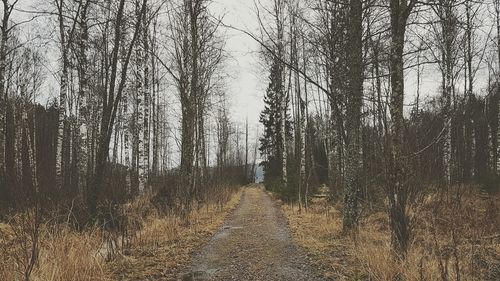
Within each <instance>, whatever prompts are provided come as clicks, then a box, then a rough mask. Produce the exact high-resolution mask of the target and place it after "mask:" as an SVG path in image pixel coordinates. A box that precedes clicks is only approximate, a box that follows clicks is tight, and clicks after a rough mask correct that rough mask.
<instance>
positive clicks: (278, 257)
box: [180, 186, 320, 281]
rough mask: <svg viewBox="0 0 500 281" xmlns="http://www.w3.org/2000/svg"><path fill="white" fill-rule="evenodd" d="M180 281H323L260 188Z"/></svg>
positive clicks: (249, 195) (247, 197)
mask: <svg viewBox="0 0 500 281" xmlns="http://www.w3.org/2000/svg"><path fill="white" fill-rule="evenodd" d="M180 280H183V281H188V280H239V281H240V280H241V281H243V280H293V281H300V280H320V279H318V278H317V277H316V274H314V270H313V269H312V268H311V267H310V266H309V265H308V263H307V258H306V256H305V255H304V254H303V253H302V252H301V251H300V250H299V249H297V248H296V246H295V245H294V244H293V242H292V238H291V236H290V231H289V229H288V225H287V223H286V220H285V219H284V217H283V214H282V213H281V210H279V209H278V208H277V207H276V206H274V204H273V201H272V200H271V198H269V196H268V195H267V194H266V193H265V192H264V191H263V190H262V188H261V187H260V186H256V187H251V188H247V189H246V190H245V191H244V194H243V197H242V199H241V203H240V205H239V206H238V208H237V209H236V210H235V211H234V213H233V214H232V215H231V216H230V217H229V219H228V220H227V221H226V224H225V225H224V226H223V227H222V228H221V229H220V230H219V231H218V232H217V233H216V234H215V235H214V237H213V238H212V239H211V241H210V242H209V243H208V244H207V245H205V246H204V247H203V248H202V249H201V250H200V251H199V252H198V253H197V254H196V255H195V257H194V260H193V264H192V266H191V268H190V270H189V273H187V274H183V276H182V277H181V278H180Z"/></svg>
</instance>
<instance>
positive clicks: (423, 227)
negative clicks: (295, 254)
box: [283, 192, 500, 281]
mask: <svg viewBox="0 0 500 281" xmlns="http://www.w3.org/2000/svg"><path fill="white" fill-rule="evenodd" d="M499 199H500V196H498V195H497V196H494V197H489V196H485V195H481V194H479V193H474V192H468V193H467V194H465V195H464V196H463V198H461V199H460V200H459V201H460V203H459V204H458V203H457V202H456V201H455V200H450V198H443V197H442V196H438V195H433V196H428V197H427V198H426V199H425V200H424V202H423V203H422V204H420V206H419V208H418V209H415V210H412V212H411V213H412V214H413V217H414V218H415V219H414V224H413V225H414V236H413V239H412V244H411V248H410V250H409V253H408V255H407V258H406V260H405V261H403V262H397V261H396V260H395V259H394V258H393V257H394V255H393V254H392V252H391V248H390V235H389V229H388V218H387V214H386V213H385V212H382V211H380V212H373V213H371V214H369V215H366V216H365V217H363V218H362V221H361V223H360V231H359V234H358V236H357V238H356V239H355V241H356V242H354V239H350V238H348V237H343V236H342V234H341V229H342V219H341V218H342V217H341V213H340V211H339V210H340V208H341V206H329V205H328V204H327V203H326V202H324V201H321V200H316V202H313V203H312V204H310V208H309V210H308V211H307V212H302V213H299V212H298V208H297V207H294V206H290V205H285V206H283V209H284V211H285V214H286V215H287V217H288V220H289V223H290V226H291V229H292V232H293V236H294V240H295V241H296V242H297V243H298V244H299V245H301V246H302V247H304V248H305V249H306V250H307V252H308V253H309V254H310V255H311V256H312V261H313V263H315V264H316V265H318V266H319V267H321V268H323V269H324V271H325V277H328V278H332V279H335V280H366V279H367V280H380V281H387V280H394V279H395V277H396V276H400V277H401V278H402V279H403V280H406V281H413V280H415V281H417V280H419V281H420V280H458V278H457V275H459V278H460V280H491V281H493V280H500V200H499ZM457 273H458V274H457Z"/></svg>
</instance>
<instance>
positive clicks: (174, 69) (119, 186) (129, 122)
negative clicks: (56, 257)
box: [0, 0, 255, 224]
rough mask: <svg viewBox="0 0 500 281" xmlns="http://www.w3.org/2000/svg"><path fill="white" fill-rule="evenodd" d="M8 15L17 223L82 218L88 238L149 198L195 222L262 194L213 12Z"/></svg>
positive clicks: (57, 7) (116, 8)
mask: <svg viewBox="0 0 500 281" xmlns="http://www.w3.org/2000/svg"><path fill="white" fill-rule="evenodd" d="M2 3H3V17H2V26H1V32H2V37H1V39H2V40H1V42H0V121H1V126H0V130H1V131H0V151H1V155H0V201H1V206H2V208H1V209H2V211H3V212H4V213H5V212H9V211H12V210H14V211H16V210H19V209H23V208H30V207H33V206H39V205H40V204H39V203H43V205H44V206H46V207H47V206H52V205H56V206H57V205H61V204H62V205H70V206H73V205H76V206H78V207H79V209H81V210H83V211H84V212H85V213H87V214H88V216H87V220H85V221H82V222H78V223H81V224H85V223H87V222H89V221H88V220H90V221H92V220H93V219H94V218H95V217H97V216H98V215H100V214H101V213H102V212H105V211H106V210H102V209H103V208H105V207H106V206H108V205H109V203H112V204H113V203H114V204H116V203H122V202H125V201H126V200H128V199H130V198H132V197H134V196H136V195H140V194H144V193H147V192H152V193H154V194H157V195H158V200H160V201H161V202H164V203H165V205H164V206H163V207H169V208H172V209H174V210H177V211H179V212H181V213H187V212H189V211H190V209H191V208H192V207H193V206H195V205H196V204H201V203H203V202H204V201H205V200H206V197H207V196H209V195H210V196H214V194H218V193H225V192H229V191H230V190H229V188H230V186H234V185H236V184H242V183H247V182H248V181H250V180H251V178H252V177H253V175H252V173H251V172H250V171H251V167H250V166H251V165H250V164H249V163H251V161H252V160H250V159H252V158H253V159H255V152H254V150H253V149H250V146H251V145H250V144H249V141H248V134H249V132H248V131H249V130H248V125H247V126H246V128H245V127H244V126H241V125H238V123H236V122H233V121H231V120H230V116H229V113H228V100H227V97H226V92H225V91H226V90H225V88H224V86H225V84H224V83H225V81H224V79H225V74H224V66H225V59H226V56H227V55H226V54H225V53H224V48H223V47H224V43H225V38H224V34H223V33H222V32H221V30H220V20H218V19H217V18H216V17H217V15H213V14H211V13H210V7H209V6H210V4H211V2H210V1H207V0H180V1H156V0H141V1H129V0H120V1H94V0H80V1H65V0H54V1H48V2H46V1H43V3H42V2H40V3H36V4H35V5H36V6H32V7H21V6H20V5H21V4H20V3H18V1H9V0H2ZM20 11H22V12H20ZM14 15H17V18H16V17H15V16H14ZM22 17H25V18H22ZM51 28H54V29H53V30H52V29H51ZM32 30H36V32H33V31H32ZM54 30H55V31H57V32H56V33H52V31H54ZM33 33H35V34H33ZM46 35H47V36H50V37H52V40H51V38H50V37H49V38H46V37H45V36H46ZM54 41H55V43H54ZM54 49H55V51H54ZM52 56H57V60H56V61H55V62H54V61H51V60H52V59H53V58H52ZM51 64H54V65H55V71H54V72H53V73H50V72H49V70H48V69H49V68H48V67H47V66H48V65H51ZM51 75H52V76H53V77H52V76H51ZM54 87H57V88H54ZM51 97H57V98H56V99H55V100H54V99H53V98H51ZM43 104H46V105H45V106H44V105H43ZM179 124H180V125H179ZM253 146H254V145H252V147H253ZM226 189H228V190H226ZM193 204H194V205H193ZM75 208H76V207H75Z"/></svg>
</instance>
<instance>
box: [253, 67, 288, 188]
mask: <svg viewBox="0 0 500 281" xmlns="http://www.w3.org/2000/svg"><path fill="white" fill-rule="evenodd" d="M281 73H282V69H281V66H280V63H279V62H278V61H276V60H274V61H273V64H272V66H271V73H270V75H269V86H268V87H267V90H266V95H265V97H264V103H265V107H264V110H263V111H262V112H261V114H260V122H261V123H262V124H263V125H264V134H263V136H262V137H261V138H260V147H259V150H260V153H261V156H262V157H263V158H264V161H263V162H262V163H261V165H262V166H263V168H264V173H265V177H264V181H265V183H266V187H267V188H269V189H274V190H276V189H277V188H279V187H280V186H281V178H282V176H283V175H282V171H283V167H282V165H283V164H282V163H283V159H282V157H283V156H282V155H283V153H282V152H283V149H285V143H286V142H285V141H284V140H283V134H282V132H281V130H282V129H281V128H282V126H281V122H282V118H287V116H285V117H283V116H284V115H285V114H283V113H282V112H283V111H284V110H282V108H281V104H282V99H286V98H287V97H286V96H285V94H284V90H283V82H282V78H281V77H282V75H281ZM286 123H287V125H286V131H287V132H286V135H289V134H290V132H289V131H290V125H289V121H288V120H286Z"/></svg>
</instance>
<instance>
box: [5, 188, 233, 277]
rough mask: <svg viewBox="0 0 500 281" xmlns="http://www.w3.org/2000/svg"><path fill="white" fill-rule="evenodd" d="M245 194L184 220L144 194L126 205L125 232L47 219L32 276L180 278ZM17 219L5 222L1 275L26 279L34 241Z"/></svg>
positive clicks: (209, 206)
mask: <svg viewBox="0 0 500 281" xmlns="http://www.w3.org/2000/svg"><path fill="white" fill-rule="evenodd" d="M240 197H241V191H239V192H237V193H235V194H233V196H232V197H230V200H229V201H228V202H226V204H223V207H221V205H220V204H218V203H214V204H206V205H204V206H203V207H202V208H200V209H198V210H194V211H192V212H191V213H190V214H189V215H188V218H186V219H182V220H181V219H180V218H179V217H178V216H176V215H173V214H163V213H161V212H159V211H158V210H157V209H155V208H154V207H153V205H152V204H151V200H150V199H151V198H150V197H149V198H148V196H143V197H140V198H137V199H136V200H134V201H133V202H131V203H129V204H126V205H124V206H123V207H122V211H121V213H122V216H123V218H121V219H122V220H123V224H124V225H125V226H126V227H125V228H126V231H120V232H110V231H103V230H102V229H100V228H93V229H91V230H87V231H84V232H79V231H75V230H72V229H70V228H69V227H67V226H65V225H51V224H49V221H47V222H45V223H43V224H42V225H41V226H40V232H39V233H40V234H39V251H38V252H39V256H38V260H37V263H36V265H35V267H34V269H33V272H32V274H31V278H30V280H34V281H42V280H43V281H68V280H72V281H88V280H92V281H107V280H145V279H148V278H160V277H161V278H167V280H170V279H175V277H176V274H178V273H179V270H181V269H182V268H183V267H184V266H186V265H187V264H188V263H189V260H190V255H191V253H192V252H193V251H194V250H195V249H196V248H197V247H198V246H199V245H200V244H202V243H203V242H205V241H206V240H207V239H208V238H209V237H210V236H211V235H212V234H213V233H214V232H215V231H216V229H217V228H218V227H220V226H221V225H222V224H223V220H224V218H225V216H226V214H227V213H228V212H229V211H230V210H232V209H234V208H235V207H236V206H237V204H238V203H239V199H240ZM13 222H15V221H11V223H10V224H0V280H24V277H23V274H24V273H23V264H24V263H25V260H26V258H27V256H26V250H25V249H23V247H22V246H21V245H30V243H31V240H30V239H29V237H28V235H26V236H25V235H20V234H18V233H16V232H15V231H14V228H15V227H17V225H15V224H13ZM20 241H22V242H23V243H19V242H20Z"/></svg>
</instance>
